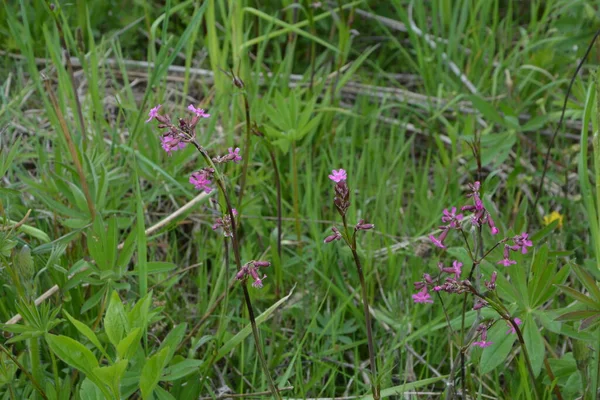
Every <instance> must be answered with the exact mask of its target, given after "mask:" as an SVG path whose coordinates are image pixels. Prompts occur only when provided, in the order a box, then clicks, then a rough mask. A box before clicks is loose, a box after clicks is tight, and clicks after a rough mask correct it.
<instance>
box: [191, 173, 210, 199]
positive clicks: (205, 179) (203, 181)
mask: <svg viewBox="0 0 600 400" xmlns="http://www.w3.org/2000/svg"><path fill="white" fill-rule="evenodd" d="M214 172H215V171H214V170H213V169H212V168H202V169H201V170H200V171H197V172H194V173H193V174H192V175H191V176H190V183H191V184H192V185H194V188H196V189H198V190H204V191H205V192H206V193H210V192H211V191H212V187H210V185H211V183H212V182H211V180H210V179H211V178H212V175H213V174H214Z"/></svg>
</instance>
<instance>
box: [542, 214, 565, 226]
mask: <svg viewBox="0 0 600 400" xmlns="http://www.w3.org/2000/svg"><path fill="white" fill-rule="evenodd" d="M563 219H564V216H563V215H562V214H561V213H559V212H558V211H552V212H551V213H550V214H549V215H546V216H545V217H544V225H550V224H551V223H553V222H554V221H558V227H559V228H562V226H563Z"/></svg>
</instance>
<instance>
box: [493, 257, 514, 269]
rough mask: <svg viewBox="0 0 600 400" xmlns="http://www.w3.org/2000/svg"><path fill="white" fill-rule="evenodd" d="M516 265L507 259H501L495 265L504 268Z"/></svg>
mask: <svg viewBox="0 0 600 400" xmlns="http://www.w3.org/2000/svg"><path fill="white" fill-rule="evenodd" d="M516 263H517V262H516V261H515V260H509V259H508V258H503V259H502V260H500V261H498V262H497V263H496V264H500V265H504V266H505V267H510V266H511V265H514V264H516Z"/></svg>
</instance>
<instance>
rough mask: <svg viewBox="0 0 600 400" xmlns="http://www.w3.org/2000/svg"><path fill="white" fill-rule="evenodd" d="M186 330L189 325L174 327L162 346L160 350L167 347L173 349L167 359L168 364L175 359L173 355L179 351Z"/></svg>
mask: <svg viewBox="0 0 600 400" xmlns="http://www.w3.org/2000/svg"><path fill="white" fill-rule="evenodd" d="M186 329H187V324H179V325H177V326H176V327H174V328H173V329H172V330H171V332H169V334H168V335H167V337H166V338H165V339H164V340H163V342H162V343H161V344H160V347H159V350H161V349H164V348H165V347H169V348H170V349H171V352H170V353H169V355H168V357H167V363H168V362H169V361H171V358H173V355H174V354H175V351H176V350H177V347H178V346H179V343H181V341H182V340H183V338H184V337H185V330H186Z"/></svg>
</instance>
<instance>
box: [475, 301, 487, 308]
mask: <svg viewBox="0 0 600 400" xmlns="http://www.w3.org/2000/svg"><path fill="white" fill-rule="evenodd" d="M487 305H488V303H487V301H485V300H481V299H477V300H476V301H475V305H473V310H481V309H482V308H483V307H485V306H487Z"/></svg>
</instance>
